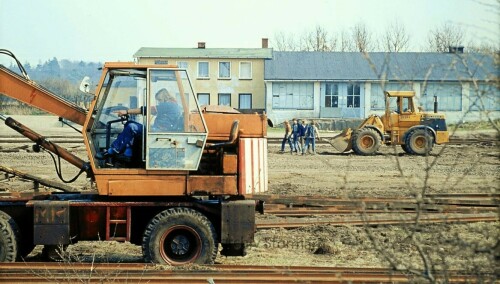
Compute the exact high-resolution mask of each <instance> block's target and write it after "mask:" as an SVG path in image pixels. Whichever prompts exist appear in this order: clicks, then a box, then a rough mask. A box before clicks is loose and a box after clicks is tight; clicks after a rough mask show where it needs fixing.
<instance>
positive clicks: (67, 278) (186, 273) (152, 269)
mask: <svg viewBox="0 0 500 284" xmlns="http://www.w3.org/2000/svg"><path fill="white" fill-rule="evenodd" d="M435 275H436V277H438V279H439V278H443V279H445V278H446V279H447V280H448V281H453V282H464V281H471V280H474V277H473V276H471V275H465V274H463V273H460V272H459V271H447V272H446V274H445V273H442V272H436V273H435ZM445 275H446V277H445ZM418 279H421V280H423V278H418V276H413V275H410V274H407V273H405V272H404V271H394V270H390V269H387V268H370V267H368V268H358V267H311V266H255V265H211V266H193V267H189V266H188V267H185V268H183V267H180V268H176V267H170V266H161V265H152V264H143V263H142V264H141V263H128V264H123V263H102V264H100V263H39V262H27V263H0V282H2V283H21V282H24V283H26V282H29V283H47V281H48V282H86V283H93V282H102V281H105V282H118V283H119V282H139V281H140V282H147V283H257V282H258V283H289V282H297V281H301V282H302V281H303V282H307V283H345V282H352V283H394V282H409V281H412V280H418Z"/></svg>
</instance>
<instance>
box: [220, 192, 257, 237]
mask: <svg viewBox="0 0 500 284" xmlns="http://www.w3.org/2000/svg"><path fill="white" fill-rule="evenodd" d="M221 211H222V212H221V243H223V244H244V243H251V242H253V240H254V234H255V200H238V201H230V202H225V203H222V209H221Z"/></svg>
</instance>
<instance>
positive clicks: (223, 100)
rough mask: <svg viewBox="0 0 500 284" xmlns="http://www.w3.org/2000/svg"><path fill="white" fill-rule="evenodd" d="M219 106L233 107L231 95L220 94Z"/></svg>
mask: <svg viewBox="0 0 500 284" xmlns="http://www.w3.org/2000/svg"><path fill="white" fill-rule="evenodd" d="M219 105H220V106H231V94H229V93H220V94H219Z"/></svg>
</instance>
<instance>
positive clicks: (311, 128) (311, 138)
mask: <svg viewBox="0 0 500 284" xmlns="http://www.w3.org/2000/svg"><path fill="white" fill-rule="evenodd" d="M316 138H318V139H321V138H320V137H319V131H318V127H316V123H315V122H314V120H312V121H311V123H310V124H309V125H307V126H306V134H305V140H306V144H305V145H304V147H303V148H302V155H304V154H305V152H306V151H307V153H309V145H311V149H312V154H313V155H316Z"/></svg>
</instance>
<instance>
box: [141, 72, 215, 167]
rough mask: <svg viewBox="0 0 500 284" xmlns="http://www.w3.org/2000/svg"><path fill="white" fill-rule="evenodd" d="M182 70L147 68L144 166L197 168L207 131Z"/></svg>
mask: <svg viewBox="0 0 500 284" xmlns="http://www.w3.org/2000/svg"><path fill="white" fill-rule="evenodd" d="M185 72H186V71H185V70H176V69H148V94H147V96H148V105H147V110H148V113H147V126H148V127H147V138H146V145H147V148H146V169H150V170H196V169H198V165H199V162H200V159H201V154H202V151H203V147H204V145H205V142H206V139H207V135H208V134H207V130H206V125H205V121H204V120H203V117H202V115H201V112H200V109H199V106H198V103H197V100H196V98H195V95H194V93H193V90H192V88H191V84H190V82H189V79H188V78H187V74H185Z"/></svg>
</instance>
